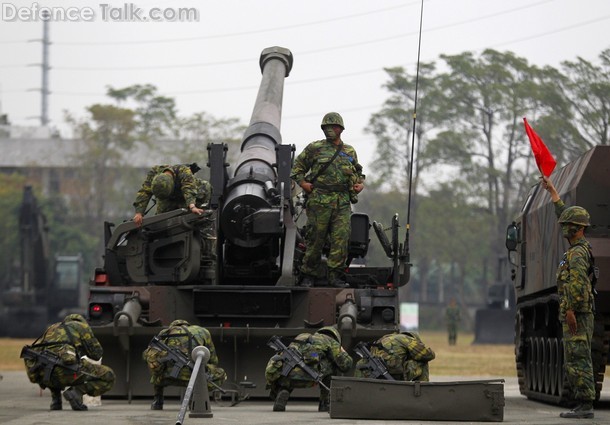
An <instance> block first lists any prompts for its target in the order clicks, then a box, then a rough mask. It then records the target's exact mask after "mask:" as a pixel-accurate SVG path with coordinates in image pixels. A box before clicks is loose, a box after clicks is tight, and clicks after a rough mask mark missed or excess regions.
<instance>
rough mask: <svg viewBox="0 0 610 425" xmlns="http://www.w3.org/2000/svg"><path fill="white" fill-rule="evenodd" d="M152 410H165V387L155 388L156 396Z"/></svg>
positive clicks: (151, 406)
mask: <svg viewBox="0 0 610 425" xmlns="http://www.w3.org/2000/svg"><path fill="white" fill-rule="evenodd" d="M150 410H163V387H157V386H155V395H154V397H153V402H152V404H151V405H150Z"/></svg>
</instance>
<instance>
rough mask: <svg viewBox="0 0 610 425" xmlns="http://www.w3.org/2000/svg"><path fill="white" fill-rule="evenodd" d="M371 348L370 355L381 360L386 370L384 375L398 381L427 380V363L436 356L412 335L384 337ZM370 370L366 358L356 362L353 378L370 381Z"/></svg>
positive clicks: (405, 333)
mask: <svg viewBox="0 0 610 425" xmlns="http://www.w3.org/2000/svg"><path fill="white" fill-rule="evenodd" d="M370 345H371V349H370V351H371V355H372V356H374V357H376V358H378V359H381V360H382V361H383V363H384V364H385V366H386V367H387V372H388V373H389V374H390V375H391V376H392V378H394V379H395V380H398V381H420V382H427V381H429V380H430V372H429V367H428V362H430V361H431V360H433V359H434V358H435V357H436V355H435V354H434V351H432V349H431V348H429V347H427V346H426V344H424V343H423V341H422V340H421V338H420V337H419V335H417V334H416V333H414V332H402V333H395V334H388V335H384V336H382V337H381V338H379V339H378V340H377V341H375V342H373V343H372V344H370ZM371 373H372V371H371V370H370V369H369V368H368V367H367V361H366V360H365V359H361V360H358V362H357V363H356V370H355V372H354V376H355V377H356V378H370V377H373V376H371Z"/></svg>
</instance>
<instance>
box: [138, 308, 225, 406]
mask: <svg viewBox="0 0 610 425" xmlns="http://www.w3.org/2000/svg"><path fill="white" fill-rule="evenodd" d="M157 337H158V338H159V339H160V340H161V341H162V342H164V343H165V344H167V345H168V346H170V347H176V348H178V349H179V350H180V351H181V352H182V353H184V354H186V355H187V357H188V358H189V359H190V358H191V352H192V351H193V348H195V347H197V346H204V347H207V349H208V350H209V351H210V359H209V360H208V363H207V365H206V373H207V376H208V390H209V391H213V390H214V386H213V385H212V384H211V383H212V382H213V383H214V384H216V385H217V386H221V385H222V384H223V382H224V381H225V380H226V379H227V374H226V373H225V371H224V369H222V368H221V367H220V366H218V355H217V354H216V349H215V347H214V343H213V342H212V336H211V335H210V332H209V331H208V330H207V329H205V328H203V327H201V326H197V325H190V324H189V323H188V322H187V321H186V320H174V321H173V322H172V323H170V325H169V328H167V329H163V330H162V331H161V332H159V334H158V335H157ZM166 355H167V353H166V352H165V351H158V350H156V349H155V348H152V347H149V348H147V349H146V350H144V353H143V354H142V358H143V359H144V360H145V361H146V363H147V365H148V369H149V370H150V373H151V377H150V383H151V384H153V386H154V390H155V401H154V402H153V409H155V410H159V409H160V408H162V406H163V387H166V386H168V385H175V386H181V387H186V386H188V383H189V380H190V378H191V372H192V370H191V368H190V367H186V366H185V367H183V368H182V369H181V370H180V373H179V374H178V376H177V377H176V378H172V377H171V376H170V373H171V371H172V368H173V362H171V361H169V360H167V361H164V360H163V358H164V357H165V356H166ZM155 403H156V405H157V407H155Z"/></svg>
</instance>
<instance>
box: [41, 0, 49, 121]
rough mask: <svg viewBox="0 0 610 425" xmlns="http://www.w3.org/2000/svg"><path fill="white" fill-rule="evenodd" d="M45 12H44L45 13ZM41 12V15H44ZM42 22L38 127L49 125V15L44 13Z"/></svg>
mask: <svg viewBox="0 0 610 425" xmlns="http://www.w3.org/2000/svg"><path fill="white" fill-rule="evenodd" d="M45 12H46V11H45ZM45 12H43V13H45ZM43 16H44V18H46V19H43V20H42V88H41V89H40V93H41V105H40V125H42V126H46V125H47V124H48V123H49V70H50V69H51V67H50V66H49V45H50V44H51V42H50V41H49V20H50V18H51V17H50V16H49V13H48V12H46V13H45V15H43Z"/></svg>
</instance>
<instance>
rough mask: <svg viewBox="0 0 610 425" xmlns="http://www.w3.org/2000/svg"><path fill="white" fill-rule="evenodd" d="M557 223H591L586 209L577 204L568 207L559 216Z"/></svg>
mask: <svg viewBox="0 0 610 425" xmlns="http://www.w3.org/2000/svg"><path fill="white" fill-rule="evenodd" d="M559 223H561V224H564V223H572V224H578V225H579V226H585V227H588V226H590V225H591V216H590V215H589V213H588V212H587V210H586V209H584V208H583V207H579V206H573V207H568V208H566V209H565V210H563V212H562V213H561V215H560V216H559Z"/></svg>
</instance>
